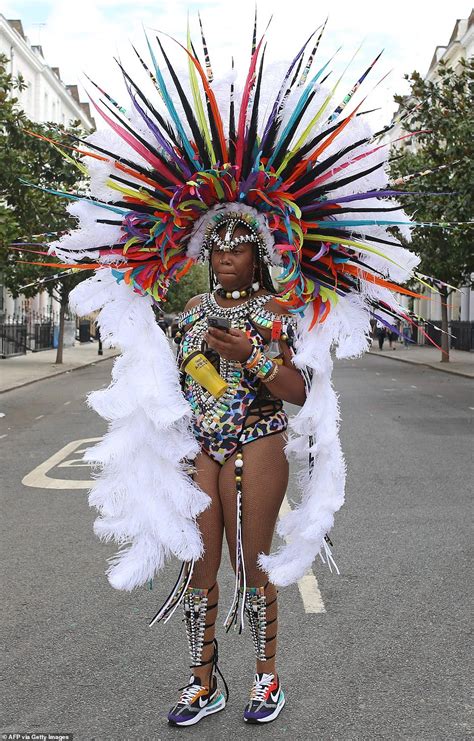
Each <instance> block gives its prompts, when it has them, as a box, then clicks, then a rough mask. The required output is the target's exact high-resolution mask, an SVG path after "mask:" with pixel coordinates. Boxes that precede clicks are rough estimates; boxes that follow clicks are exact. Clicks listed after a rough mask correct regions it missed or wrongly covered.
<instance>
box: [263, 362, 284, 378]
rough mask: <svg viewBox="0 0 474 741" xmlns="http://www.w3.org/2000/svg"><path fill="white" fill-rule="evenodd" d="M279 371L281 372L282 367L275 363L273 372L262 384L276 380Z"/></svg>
mask: <svg viewBox="0 0 474 741" xmlns="http://www.w3.org/2000/svg"><path fill="white" fill-rule="evenodd" d="M279 370H280V366H279V365H278V364H277V363H275V364H274V366H273V370H271V371H270V373H269V374H268V376H266V377H265V378H262V383H270V381H273V379H274V378H275V376H276V375H277V373H278V371H279Z"/></svg>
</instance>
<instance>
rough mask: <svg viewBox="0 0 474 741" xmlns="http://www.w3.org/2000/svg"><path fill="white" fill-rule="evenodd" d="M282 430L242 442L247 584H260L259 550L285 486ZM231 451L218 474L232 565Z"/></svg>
mask: <svg viewBox="0 0 474 741" xmlns="http://www.w3.org/2000/svg"><path fill="white" fill-rule="evenodd" d="M285 444H286V435H285V433H277V434H274V435H267V436H266V437H261V438H258V439H257V440H253V441H252V442H250V443H247V444H246V445H244V446H243V449H242V452H243V460H244V467H243V475H242V535H243V546H244V559H245V570H246V573H247V583H248V585H249V586H261V585H262V584H263V583H265V582H266V580H267V578H268V577H267V576H266V574H265V573H264V572H262V571H261V570H260V569H259V567H258V564H257V557H258V554H259V553H262V552H264V553H268V552H269V551H270V548H271V544H272V538H273V532H274V529H275V524H276V521H277V517H278V512H279V510H280V506H281V503H282V501H283V497H284V496H285V492H286V488H287V486H288V460H287V458H286V456H285V452H284V447H285ZM234 462H235V455H233V456H232V458H229V460H227V461H226V462H225V463H224V465H223V467H222V468H221V472H220V476H219V492H220V497H221V502H222V509H223V513H224V525H225V533H226V539H227V543H228V546H229V555H230V558H231V562H232V566H234V567H235V538H236V529H237V515H236V489H235V472H234Z"/></svg>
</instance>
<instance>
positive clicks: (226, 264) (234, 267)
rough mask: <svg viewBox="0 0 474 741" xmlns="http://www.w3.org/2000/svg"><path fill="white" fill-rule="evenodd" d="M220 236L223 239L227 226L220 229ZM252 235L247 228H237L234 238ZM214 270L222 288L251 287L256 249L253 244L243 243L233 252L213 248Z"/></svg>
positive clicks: (212, 260) (212, 262)
mask: <svg viewBox="0 0 474 741" xmlns="http://www.w3.org/2000/svg"><path fill="white" fill-rule="evenodd" d="M218 233H219V236H220V237H221V238H222V239H223V238H224V236H225V233H226V226H222V227H221V229H219V232H218ZM248 234H250V231H249V230H248V229H247V228H246V227H245V226H241V225H239V226H237V227H236V229H235V230H234V233H233V237H234V238H235V237H240V236H244V235H248ZM211 265H212V269H213V271H214V273H215V275H216V276H217V280H218V281H219V283H220V284H221V286H222V288H225V289H227V290H233V289H237V288H243V287H245V286H249V285H250V284H251V283H252V281H253V276H254V265H255V247H254V244H253V243H252V242H243V243H242V244H238V245H236V246H235V247H234V248H233V249H231V250H221V249H219V247H213V248H212V253H211Z"/></svg>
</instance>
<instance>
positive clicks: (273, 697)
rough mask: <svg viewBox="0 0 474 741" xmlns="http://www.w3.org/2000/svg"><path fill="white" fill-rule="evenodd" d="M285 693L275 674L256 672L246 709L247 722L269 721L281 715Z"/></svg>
mask: <svg viewBox="0 0 474 741" xmlns="http://www.w3.org/2000/svg"><path fill="white" fill-rule="evenodd" d="M284 704H285V695H284V694H283V690H282V689H281V687H280V680H279V679H278V677H277V676H275V675H274V674H263V673H262V674H256V675H255V681H254V684H253V687H252V691H251V693H250V700H249V702H248V704H247V706H246V708H245V710H244V720H245V721H246V722H247V723H269V722H270V721H271V720H275V718H278V716H279V715H280V712H281V710H282V708H283V705H284Z"/></svg>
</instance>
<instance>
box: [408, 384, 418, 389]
mask: <svg viewBox="0 0 474 741" xmlns="http://www.w3.org/2000/svg"><path fill="white" fill-rule="evenodd" d="M410 388H411V389H416V388H418V386H413V385H412V386H410Z"/></svg>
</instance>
